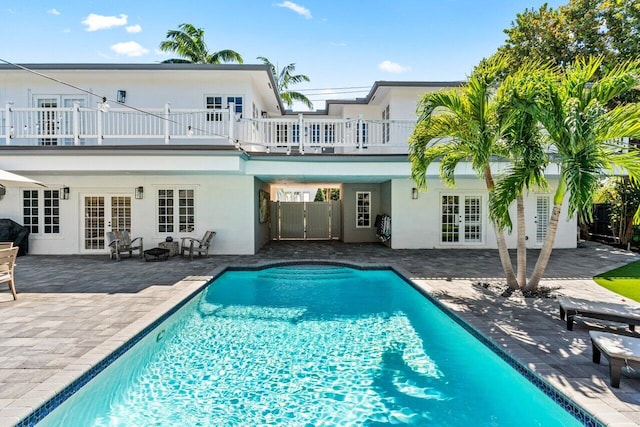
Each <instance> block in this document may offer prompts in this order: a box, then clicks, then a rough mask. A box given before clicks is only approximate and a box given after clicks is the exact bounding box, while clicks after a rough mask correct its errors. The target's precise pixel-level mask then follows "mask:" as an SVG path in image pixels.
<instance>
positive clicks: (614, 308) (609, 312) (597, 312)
mask: <svg viewBox="0 0 640 427" xmlns="http://www.w3.org/2000/svg"><path fill="white" fill-rule="evenodd" d="M558 304H560V319H562V320H564V319H565V316H566V320H567V330H568V331H572V330H573V321H574V318H575V317H576V316H581V317H588V318H591V319H600V320H608V321H611V322H618V323H625V324H627V325H629V329H630V330H632V331H635V327H636V325H640V306H639V305H629V304H619V303H612V302H596V301H588V300H583V299H578V298H570V297H560V298H558Z"/></svg>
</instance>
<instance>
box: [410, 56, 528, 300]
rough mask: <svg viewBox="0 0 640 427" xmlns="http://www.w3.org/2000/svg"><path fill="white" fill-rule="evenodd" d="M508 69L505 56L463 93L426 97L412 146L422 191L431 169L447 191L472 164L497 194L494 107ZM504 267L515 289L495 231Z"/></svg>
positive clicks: (499, 151) (498, 131)
mask: <svg viewBox="0 0 640 427" xmlns="http://www.w3.org/2000/svg"><path fill="white" fill-rule="evenodd" d="M505 67H506V60H505V59H504V57H502V56H495V57H493V58H491V59H490V60H488V61H483V63H481V64H480V65H479V66H478V67H476V69H475V70H474V72H473V73H472V75H471V77H470V78H469V79H468V81H467V83H466V84H465V85H464V86H463V87H462V88H460V89H454V90H449V91H444V92H435V93H428V94H426V95H425V96H424V97H423V98H422V100H421V101H420V103H419V107H418V108H419V110H420V118H419V120H418V123H417V125H416V127H415V130H414V132H413V135H412V136H411V138H410V140H409V158H410V160H411V176H412V178H413V180H414V181H415V182H416V185H418V186H419V187H421V188H426V186H427V183H426V172H427V168H428V167H429V165H431V164H432V163H433V162H435V161H436V160H439V161H440V176H441V178H442V180H443V181H444V182H445V183H446V184H448V185H451V186H453V185H455V176H454V172H455V168H456V166H457V165H458V164H459V163H460V162H462V161H470V162H471V166H472V168H473V170H474V171H475V172H476V173H477V174H478V175H479V176H480V177H482V178H483V179H484V182H485V185H486V187H487V191H488V192H489V194H490V195H491V194H492V193H493V191H494V185H495V183H494V178H493V173H492V171H491V165H490V159H491V156H493V155H500V156H503V157H506V156H507V155H508V152H507V150H506V149H505V147H504V146H503V145H502V144H501V138H502V132H503V124H502V123H500V121H499V120H498V119H499V117H500V115H498V114H496V108H497V104H496V103H495V102H494V94H495V89H496V87H497V83H498V76H499V75H500V74H501V73H502V71H503V70H504V68H505ZM496 240H497V246H498V253H499V255H500V262H501V264H502V268H503V270H504V273H505V276H506V279H507V283H508V285H509V286H510V287H512V288H517V287H518V284H517V279H516V276H515V274H514V271H513V266H512V264H511V259H510V257H509V251H508V250H507V244H506V240H505V237H504V232H503V230H502V228H500V227H496Z"/></svg>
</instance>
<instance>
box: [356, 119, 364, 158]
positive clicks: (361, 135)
mask: <svg viewBox="0 0 640 427" xmlns="http://www.w3.org/2000/svg"><path fill="white" fill-rule="evenodd" d="M356 132H358V137H357V138H356V139H357V141H358V151H359V152H360V153H362V146H363V145H364V125H363V123H362V114H358V126H356Z"/></svg>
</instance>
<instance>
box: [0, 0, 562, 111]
mask: <svg viewBox="0 0 640 427" xmlns="http://www.w3.org/2000/svg"><path fill="white" fill-rule="evenodd" d="M543 3H545V2H544V1H543V0H385V1H381V0H369V1H364V0H360V1H355V0H342V1H328V0H324V1H321V0H313V1H312V0H296V1H295V2H293V1H283V0H275V1H261V0H254V1H249V0H233V1H232V0H208V1H205V0H201V1H194V0H181V1H172V2H166V1H162V0H160V1H156V2H153V3H152V2H148V1H135V0H128V1H121V0H108V1H104V0H101V1H93V0H83V1H80V0H58V1H56V0H53V1H52V0H49V1H40V0H29V1H25V0H0V16H2V17H3V19H2V21H3V23H2V25H1V26H0V40H3V41H4V42H3V47H2V49H1V50H0V58H2V59H4V60H7V61H10V62H18V63H68V62H72V63H84V62H90V63H95V62H98V63H121V62H124V63H152V62H159V61H162V60H164V59H167V58H168V57H169V56H167V55H166V54H165V53H161V52H159V50H158V45H159V44H160V42H161V41H162V40H164V39H165V36H166V32H167V30H169V29H175V28H177V27H178V25H179V24H181V23H184V22H188V23H191V24H193V25H195V26H197V27H200V28H203V29H204V30H205V40H206V42H207V44H208V47H209V50H210V51H217V50H221V49H233V50H235V51H237V52H239V53H240V54H241V55H242V56H243V58H244V61H245V63H258V62H259V61H257V60H256V57H257V56H265V57H267V58H269V59H270V60H271V61H272V62H273V63H278V64H279V65H285V64H289V63H295V64H296V71H297V72H299V73H302V74H306V75H307V76H309V78H310V79H311V82H310V83H305V84H303V85H299V86H296V87H295V88H296V89H300V90H303V91H307V92H305V93H306V94H307V95H308V96H309V97H310V98H311V99H312V100H314V101H316V102H315V104H316V105H315V106H316V108H322V107H323V105H324V103H323V102H322V101H321V100H322V99H326V98H327V97H329V98H344V97H347V98H354V97H359V96H364V95H365V94H366V92H367V90H366V89H364V88H363V87H367V88H370V87H371V85H372V84H373V82H374V81H376V80H427V81H441V80H444V81H452V80H464V78H465V77H466V75H467V74H468V73H469V72H470V71H471V69H472V68H473V66H474V65H475V64H477V62H478V61H479V60H480V59H482V58H483V57H486V56H489V55H491V54H492V53H494V52H495V50H496V49H497V47H498V46H500V45H501V44H502V43H503V42H504V39H505V35H504V33H503V30H504V29H505V28H508V27H509V26H510V24H511V22H512V21H513V20H514V19H515V16H516V13H519V12H522V11H524V10H525V8H538V7H539V6H541V5H542V4H543ZM547 3H548V4H549V5H550V6H553V7H557V6H558V5H560V4H565V3H566V1H558V0H555V1H554V0H549V1H547ZM349 87H356V89H334V88H349ZM313 89H322V90H313ZM356 90H360V92H355V91H356Z"/></svg>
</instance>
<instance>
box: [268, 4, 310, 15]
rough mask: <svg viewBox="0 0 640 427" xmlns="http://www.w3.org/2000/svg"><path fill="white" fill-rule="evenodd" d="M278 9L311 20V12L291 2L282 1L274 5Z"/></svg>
mask: <svg viewBox="0 0 640 427" xmlns="http://www.w3.org/2000/svg"><path fill="white" fill-rule="evenodd" d="M276 6H278V7H284V8H286V9H289V10H292V11H294V12H295V13H297V14H298V15H302V16H304V17H305V18H307V19H311V18H312V16H311V11H310V10H309V9H307V8H306V7H304V6H300V5H299V4H296V3H294V2H292V1H283V2H282V3H278V4H276Z"/></svg>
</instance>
